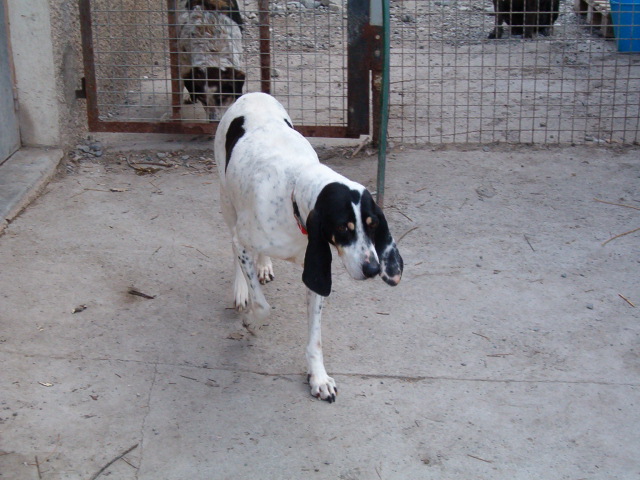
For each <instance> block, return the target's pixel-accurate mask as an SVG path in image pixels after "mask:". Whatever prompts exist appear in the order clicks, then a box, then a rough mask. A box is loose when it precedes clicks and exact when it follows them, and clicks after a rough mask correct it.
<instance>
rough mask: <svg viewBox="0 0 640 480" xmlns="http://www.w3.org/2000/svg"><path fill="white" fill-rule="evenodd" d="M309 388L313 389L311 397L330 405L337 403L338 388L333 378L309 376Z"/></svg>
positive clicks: (325, 375)
mask: <svg viewBox="0 0 640 480" xmlns="http://www.w3.org/2000/svg"><path fill="white" fill-rule="evenodd" d="M307 380H308V381H309V386H310V387H311V395H312V396H314V397H316V398H320V399H322V400H326V401H327V402H329V403H333V402H335V401H336V395H338V387H336V382H335V380H334V379H333V378H331V377H330V376H328V375H327V374H324V375H312V374H309V375H308V376H307Z"/></svg>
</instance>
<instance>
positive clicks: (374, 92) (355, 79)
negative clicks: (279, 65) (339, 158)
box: [78, 0, 383, 142]
mask: <svg viewBox="0 0 640 480" xmlns="http://www.w3.org/2000/svg"><path fill="white" fill-rule="evenodd" d="M370 1H375V0H348V2H347V29H348V32H347V40H348V51H347V69H348V72H347V115H346V117H347V125H346V126H323V125H297V126H296V130H298V131H299V132H300V133H302V134H303V135H305V136H309V137H333V138H358V137H359V136H361V135H368V134H370V132H372V135H373V140H374V142H376V140H377V136H378V129H379V127H378V126H379V115H378V112H379V104H380V78H381V73H382V62H381V48H382V35H383V31H382V27H380V26H376V25H371V4H370ZM176 2H177V0H167V6H168V17H169V18H168V24H169V37H170V38H169V54H170V60H171V62H170V64H171V77H172V80H171V85H172V87H171V89H172V92H171V98H172V100H171V104H172V107H171V110H172V118H171V120H169V121H157V122H149V121H146V122H134V121H105V120H101V119H100V117H99V107H98V97H97V79H96V69H95V53H94V44H93V28H92V17H91V0H78V4H79V9H80V31H81V39H82V51H83V62H84V74H85V77H84V79H83V80H84V81H83V85H84V90H85V94H86V99H87V118H88V126H89V131H91V132H119V133H177V134H190V135H194V134H195V135H212V134H214V133H215V131H216V128H217V125H218V122H211V123H208V122H185V121H181V120H180V107H181V104H180V96H181V92H180V91H179V88H180V87H179V85H180V83H179V80H178V75H177V66H176V63H177V62H176V61H175V60H174V57H175V56H176V52H177V36H176V28H175V25H176V19H175V11H176ZM258 4H259V10H260V13H259V15H260V16H259V21H260V27H259V28H260V40H259V43H260V72H261V73H260V76H261V81H260V85H261V87H260V88H261V90H262V91H263V92H266V93H270V91H271V58H272V52H271V31H270V21H269V0H258ZM367 85H369V88H366V86H367Z"/></svg>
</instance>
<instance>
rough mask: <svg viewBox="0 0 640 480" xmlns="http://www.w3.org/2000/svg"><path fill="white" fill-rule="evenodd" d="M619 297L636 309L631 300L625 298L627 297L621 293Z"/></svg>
mask: <svg viewBox="0 0 640 480" xmlns="http://www.w3.org/2000/svg"><path fill="white" fill-rule="evenodd" d="M618 296H619V297H620V298H621V299H623V300H624V301H625V302H627V303H628V304H629V305H631V306H632V307H634V308H635V304H634V303H633V302H632V301H631V300H629V299H628V298H627V297H625V296H624V295H622V294H621V293H619V294H618Z"/></svg>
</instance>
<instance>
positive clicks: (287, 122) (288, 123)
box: [284, 118, 293, 128]
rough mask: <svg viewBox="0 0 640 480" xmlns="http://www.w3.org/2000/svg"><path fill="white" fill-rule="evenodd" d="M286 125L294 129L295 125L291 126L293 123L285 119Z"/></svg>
mask: <svg viewBox="0 0 640 480" xmlns="http://www.w3.org/2000/svg"><path fill="white" fill-rule="evenodd" d="M284 123H286V124H287V125H289V128H293V125H291V122H290V121H289V120H287V119H286V118H285V119H284Z"/></svg>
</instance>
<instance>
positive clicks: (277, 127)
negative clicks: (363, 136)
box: [214, 92, 318, 183]
mask: <svg viewBox="0 0 640 480" xmlns="http://www.w3.org/2000/svg"><path fill="white" fill-rule="evenodd" d="M218 132H220V135H216V139H215V145H214V149H215V155H216V161H217V163H218V170H219V173H220V179H221V181H222V182H223V183H226V181H225V180H226V178H227V176H229V175H238V174H239V173H240V170H242V171H246V169H247V168H248V167H247V163H248V162H251V163H252V167H250V168H252V169H260V168H279V169H288V168H294V166H295V168H300V166H301V165H303V164H304V163H305V161H306V162H310V163H318V157H317V155H316V153H315V151H314V150H313V148H312V147H311V145H310V144H309V142H308V141H307V140H306V139H305V138H304V137H303V136H302V135H301V134H300V133H298V132H297V131H296V130H295V129H294V128H293V124H292V122H291V118H290V117H289V114H288V113H287V111H286V110H285V109H284V107H283V106H282V105H281V104H280V103H279V102H278V101H277V100H276V99H275V98H273V97H272V96H270V95H267V94H264V93H259V92H255V93H248V94H246V95H243V96H242V97H240V98H239V99H238V100H237V101H236V102H235V103H234V104H233V105H232V106H231V107H230V108H229V109H228V110H227V112H226V113H225V114H224V116H223V117H222V119H221V120H220V125H219V126H218ZM232 155H233V165H231V164H230V161H231V157H232ZM247 181H248V180H247V179H245V180H244V182H247Z"/></svg>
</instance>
